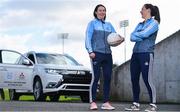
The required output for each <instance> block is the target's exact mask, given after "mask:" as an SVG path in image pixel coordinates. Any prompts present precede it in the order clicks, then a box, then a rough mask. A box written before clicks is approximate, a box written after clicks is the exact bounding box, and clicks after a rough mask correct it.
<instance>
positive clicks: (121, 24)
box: [120, 20, 129, 62]
mask: <svg viewBox="0 0 180 112" xmlns="http://www.w3.org/2000/svg"><path fill="white" fill-rule="evenodd" d="M128 25H129V21H128V20H123V21H120V28H122V27H123V28H124V39H125V41H124V61H125V62H126V27H127V26H128Z"/></svg>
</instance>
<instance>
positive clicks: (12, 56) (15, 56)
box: [0, 50, 33, 90]
mask: <svg viewBox="0 0 180 112" xmlns="http://www.w3.org/2000/svg"><path fill="white" fill-rule="evenodd" d="M32 64H33V63H32V62H31V61H30V60H29V59H28V58H26V57H25V56H23V55H22V54H20V53H19V52H16V51H12V50H0V88H8V89H25V90H30V89H31V88H32V84H31V82H32V73H33V66H32Z"/></svg>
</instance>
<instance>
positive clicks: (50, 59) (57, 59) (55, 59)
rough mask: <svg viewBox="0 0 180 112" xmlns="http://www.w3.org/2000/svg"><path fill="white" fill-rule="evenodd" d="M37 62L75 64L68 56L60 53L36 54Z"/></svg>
mask: <svg viewBox="0 0 180 112" xmlns="http://www.w3.org/2000/svg"><path fill="white" fill-rule="evenodd" d="M36 58H37V63H38V64H58V65H77V64H76V63H75V62H74V61H73V60H71V59H70V58H68V57H66V56H64V55H60V54H45V53H37V54H36Z"/></svg>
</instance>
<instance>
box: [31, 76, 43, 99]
mask: <svg viewBox="0 0 180 112" xmlns="http://www.w3.org/2000/svg"><path fill="white" fill-rule="evenodd" d="M33 94H34V99H35V101H45V99H46V96H45V95H44V94H43V87H42V83H41V80H40V79H39V78H37V79H35V81H34V84H33Z"/></svg>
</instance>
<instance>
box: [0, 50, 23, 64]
mask: <svg viewBox="0 0 180 112" xmlns="http://www.w3.org/2000/svg"><path fill="white" fill-rule="evenodd" d="M20 57H21V55H20V54H18V53H16V52H12V51H2V52H1V62H2V63H6V64H16V62H17V60H19V58H20Z"/></svg>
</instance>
